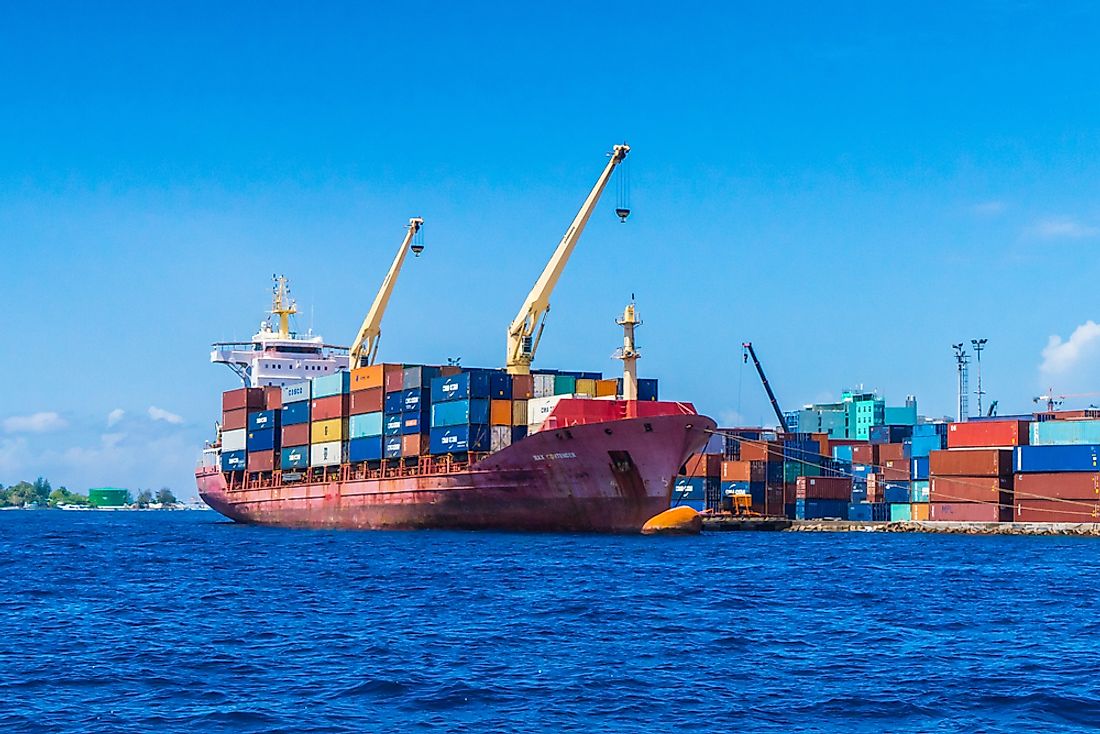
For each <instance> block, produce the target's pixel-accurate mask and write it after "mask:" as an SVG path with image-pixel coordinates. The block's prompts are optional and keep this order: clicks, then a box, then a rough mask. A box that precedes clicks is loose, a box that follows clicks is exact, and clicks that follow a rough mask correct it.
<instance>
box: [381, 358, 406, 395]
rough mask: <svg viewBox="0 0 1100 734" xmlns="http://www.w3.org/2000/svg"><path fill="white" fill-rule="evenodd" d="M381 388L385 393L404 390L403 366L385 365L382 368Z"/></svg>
mask: <svg viewBox="0 0 1100 734" xmlns="http://www.w3.org/2000/svg"><path fill="white" fill-rule="evenodd" d="M382 386H383V387H384V388H385V389H386V392H401V391H402V390H404V389H405V365H402V364H387V365H383V366H382Z"/></svg>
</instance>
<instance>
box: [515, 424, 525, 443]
mask: <svg viewBox="0 0 1100 734" xmlns="http://www.w3.org/2000/svg"><path fill="white" fill-rule="evenodd" d="M525 438H527V426H513V427H512V443H519V442H520V441H522V440H523V439H525Z"/></svg>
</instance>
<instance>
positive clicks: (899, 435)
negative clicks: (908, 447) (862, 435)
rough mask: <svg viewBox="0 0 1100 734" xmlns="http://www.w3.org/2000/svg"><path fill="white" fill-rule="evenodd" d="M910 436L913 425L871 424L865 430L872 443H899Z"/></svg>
mask: <svg viewBox="0 0 1100 734" xmlns="http://www.w3.org/2000/svg"><path fill="white" fill-rule="evenodd" d="M912 436H913V426H871V427H870V428H869V429H868V430H867V438H868V440H869V441H870V442H871V443H872V444H880V445H881V444H891V443H897V444H900V443H901V442H902V441H904V440H905V439H907V438H912Z"/></svg>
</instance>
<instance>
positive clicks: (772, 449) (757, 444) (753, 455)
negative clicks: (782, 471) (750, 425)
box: [741, 438, 783, 462]
mask: <svg viewBox="0 0 1100 734" xmlns="http://www.w3.org/2000/svg"><path fill="white" fill-rule="evenodd" d="M741 461H777V462H781V461H783V444H780V443H774V442H768V441H751V440H749V439H747V438H746V439H742V440H741Z"/></svg>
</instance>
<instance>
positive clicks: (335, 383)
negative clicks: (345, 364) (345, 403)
mask: <svg viewBox="0 0 1100 734" xmlns="http://www.w3.org/2000/svg"><path fill="white" fill-rule="evenodd" d="M350 389H351V373H350V372H348V371H347V370H341V371H340V372H336V373H334V374H331V375H324V376H323V377H314V378H313V399H314V400H316V399H318V398H327V397H330V396H332V395H343V394H345V393H347V392H349V391H350Z"/></svg>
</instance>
